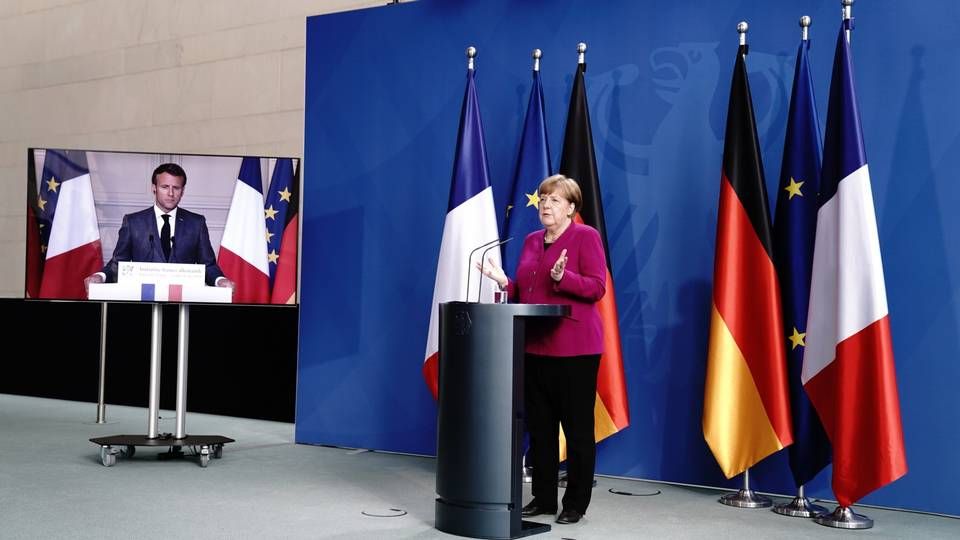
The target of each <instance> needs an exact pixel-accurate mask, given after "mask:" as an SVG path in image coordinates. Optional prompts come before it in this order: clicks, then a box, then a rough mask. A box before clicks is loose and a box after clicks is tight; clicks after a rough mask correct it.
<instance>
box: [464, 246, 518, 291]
mask: <svg viewBox="0 0 960 540" xmlns="http://www.w3.org/2000/svg"><path fill="white" fill-rule="evenodd" d="M511 240H513V237H512V236H511V237H510V238H507V239H506V240H501V241H499V242H497V243H496V244H494V245H492V246H490V247H488V248H487V249H485V250H483V253H481V254H480V264H481V265H482V264H483V261H484V260H485V259H486V257H487V252H489V251H490V250H491V249H493V248H495V247H500V246H502V245H504V244H506V243H507V242H509V241H511ZM482 273H483V272H481V274H482ZM480 279H481V284H482V283H483V281H482V280H483V277H482V276H481V277H480ZM497 285H498V286H499V283H498V284H497ZM482 291H483V286H482V285H481V286H480V287H477V303H478V304H479V303H480V293H481V292H482ZM469 293H470V290H469V289H468V290H467V294H469Z"/></svg>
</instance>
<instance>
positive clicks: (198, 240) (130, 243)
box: [102, 206, 223, 285]
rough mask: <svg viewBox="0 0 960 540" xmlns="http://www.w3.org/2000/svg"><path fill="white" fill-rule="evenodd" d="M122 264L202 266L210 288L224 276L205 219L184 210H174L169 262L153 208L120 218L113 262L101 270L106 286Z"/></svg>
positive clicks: (115, 277) (113, 279) (112, 280)
mask: <svg viewBox="0 0 960 540" xmlns="http://www.w3.org/2000/svg"><path fill="white" fill-rule="evenodd" d="M121 261H136V262H170V263H185V264H203V265H205V266H206V267H207V271H206V281H207V285H213V284H214V283H215V282H216V280H217V278H218V277H220V276H222V275H223V272H222V271H221V270H220V267H219V266H217V257H216V255H215V254H214V252H213V247H211V245H210V233H209V231H207V220H206V218H204V217H203V216H202V215H200V214H195V213H193V212H191V211H189V210H185V209H183V208H178V209H177V224H176V227H175V232H174V237H173V249H172V250H171V252H170V259H169V260H167V259H165V258H164V256H163V249H162V248H161V247H160V231H159V230H158V229H157V218H156V215H155V214H154V213H153V207H152V206H151V207H150V208H147V209H145V210H141V211H139V212H134V213H132V214H127V215H125V216H123V223H122V224H121V225H120V235H119V237H118V238H117V246H116V247H115V248H114V250H113V258H112V259H110V262H108V263H107V265H106V266H104V267H103V270H102V271H103V273H104V274H106V275H107V281H108V282H116V281H117V263H119V262H121Z"/></svg>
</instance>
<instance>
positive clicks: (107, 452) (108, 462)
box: [100, 446, 117, 467]
mask: <svg viewBox="0 0 960 540" xmlns="http://www.w3.org/2000/svg"><path fill="white" fill-rule="evenodd" d="M100 463H103V466H104V467H113V466H114V464H116V463H117V455H116V453H114V450H113V447H110V446H101V447H100Z"/></svg>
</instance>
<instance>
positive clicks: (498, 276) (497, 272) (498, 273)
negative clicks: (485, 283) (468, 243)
mask: <svg viewBox="0 0 960 540" xmlns="http://www.w3.org/2000/svg"><path fill="white" fill-rule="evenodd" d="M474 265H475V266H476V267H477V270H479V271H480V273H482V274H483V275H485V276H487V277H488V278H490V279H492V280H494V281H496V282H497V285H499V286H500V288H501V289H506V288H507V284H508V283H509V281H508V280H507V275H506V274H504V273H503V268H500V265H499V264H497V262H496V261H494V260H493V257H487V264H482V262H480V261H478V262H476V263H474Z"/></svg>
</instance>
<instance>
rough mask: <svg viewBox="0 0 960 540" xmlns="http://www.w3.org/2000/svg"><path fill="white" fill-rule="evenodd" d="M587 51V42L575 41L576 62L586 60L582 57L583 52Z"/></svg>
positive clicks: (582, 62)
mask: <svg viewBox="0 0 960 540" xmlns="http://www.w3.org/2000/svg"><path fill="white" fill-rule="evenodd" d="M586 52H587V44H586V43H584V42H582V41H581V42H580V43H577V63H578V64H585V63H586V62H587V61H586V59H585V58H584V54H585V53H586Z"/></svg>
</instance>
